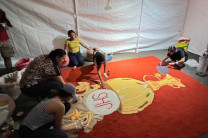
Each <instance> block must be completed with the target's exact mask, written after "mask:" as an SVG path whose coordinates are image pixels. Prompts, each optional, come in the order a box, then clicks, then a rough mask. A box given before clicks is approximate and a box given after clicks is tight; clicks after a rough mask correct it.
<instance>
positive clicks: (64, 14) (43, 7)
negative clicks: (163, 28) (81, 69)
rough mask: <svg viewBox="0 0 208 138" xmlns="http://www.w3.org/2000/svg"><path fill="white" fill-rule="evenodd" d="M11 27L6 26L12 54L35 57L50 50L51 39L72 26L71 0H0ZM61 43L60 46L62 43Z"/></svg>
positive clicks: (74, 24) (51, 47)
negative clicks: (11, 44) (12, 50)
mask: <svg viewBox="0 0 208 138" xmlns="http://www.w3.org/2000/svg"><path fill="white" fill-rule="evenodd" d="M0 2H1V9H3V10H4V11H5V12H6V15H7V17H8V18H9V20H10V22H11V23H12V25H13V27H12V28H10V29H9V36H10V40H11V41H12V43H13V47H14V50H15V53H16V54H15V58H23V57H31V58H33V57H36V56H38V55H40V54H43V53H49V52H50V51H51V50H52V49H53V48H54V45H53V41H54V39H56V38H58V37H59V36H64V35H66V32H67V31H66V30H68V28H72V29H75V28H76V23H75V13H74V4H73V1H72V0H65V1H63V0H62V1H61V2H60V1H58V0H57V1H42V0H20V1H13V0H8V1H6V0H1V1H0ZM62 47H63V46H62Z"/></svg>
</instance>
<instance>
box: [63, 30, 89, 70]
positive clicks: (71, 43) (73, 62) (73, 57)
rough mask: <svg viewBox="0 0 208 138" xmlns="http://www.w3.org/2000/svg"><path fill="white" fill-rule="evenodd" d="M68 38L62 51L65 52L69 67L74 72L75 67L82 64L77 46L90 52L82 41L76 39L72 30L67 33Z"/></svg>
mask: <svg viewBox="0 0 208 138" xmlns="http://www.w3.org/2000/svg"><path fill="white" fill-rule="evenodd" d="M68 36H69V38H68V39H66V41H65V47H64V50H65V51H66V52H67V49H68V51H69V52H68V56H69V59H70V64H69V66H72V67H73V69H74V70H75V69H76V67H77V66H82V65H83V64H84V58H83V56H82V54H81V53H80V47H79V44H81V45H82V46H83V47H84V48H86V49H87V50H91V49H90V48H89V47H88V46H86V45H85V44H84V43H82V41H81V40H80V39H79V38H78V37H76V33H75V32H74V31H73V30H69V31H68Z"/></svg>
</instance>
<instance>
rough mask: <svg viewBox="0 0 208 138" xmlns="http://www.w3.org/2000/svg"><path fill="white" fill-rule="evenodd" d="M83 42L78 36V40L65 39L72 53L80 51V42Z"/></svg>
mask: <svg viewBox="0 0 208 138" xmlns="http://www.w3.org/2000/svg"><path fill="white" fill-rule="evenodd" d="M81 42H82V41H81V40H80V39H79V38H77V40H76V41H70V40H69V39H67V40H66V41H65V45H66V46H67V47H68V49H69V52H71V53H77V52H79V44H80V43H81Z"/></svg>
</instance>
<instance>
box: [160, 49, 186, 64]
mask: <svg viewBox="0 0 208 138" xmlns="http://www.w3.org/2000/svg"><path fill="white" fill-rule="evenodd" d="M168 58H170V59H171V60H172V61H171V62H170V63H169V65H171V66H176V67H177V66H178V67H180V68H182V67H184V62H186V61H187V60H188V54H187V53H186V52H185V51H184V49H183V48H176V47H175V46H170V47H169V48H168V54H167V56H166V57H165V58H164V59H163V60H162V62H161V63H160V64H161V65H164V64H165V61H166V60H167V59H168Z"/></svg>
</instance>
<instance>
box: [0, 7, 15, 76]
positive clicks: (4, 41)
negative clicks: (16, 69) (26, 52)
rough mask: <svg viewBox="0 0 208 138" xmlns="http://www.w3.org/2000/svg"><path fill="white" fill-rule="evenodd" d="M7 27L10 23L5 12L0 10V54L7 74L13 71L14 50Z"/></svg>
mask: <svg viewBox="0 0 208 138" xmlns="http://www.w3.org/2000/svg"><path fill="white" fill-rule="evenodd" d="M9 27H12V25H11V23H10V21H9V20H8V19H7V17H6V14H5V12H4V11H3V10H1V9H0V52H1V56H2V57H3V59H4V64H5V66H6V69H7V72H8V73H10V72H12V71H13V70H12V61H11V57H13V56H14V50H13V47H12V46H11V43H10V41H9V36H8V34H7V32H6V31H7V30H8V28H9Z"/></svg>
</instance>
